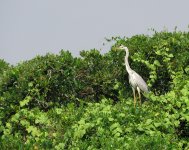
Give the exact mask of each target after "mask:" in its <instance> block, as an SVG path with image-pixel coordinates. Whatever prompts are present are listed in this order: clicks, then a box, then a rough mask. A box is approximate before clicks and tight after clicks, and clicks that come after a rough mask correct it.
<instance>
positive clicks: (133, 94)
mask: <svg viewBox="0 0 189 150" xmlns="http://www.w3.org/2000/svg"><path fill="white" fill-rule="evenodd" d="M132 90H133V96H134V107H135V106H136V95H135V89H134V88H132Z"/></svg>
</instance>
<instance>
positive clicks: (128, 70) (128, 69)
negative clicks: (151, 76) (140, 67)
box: [125, 50, 132, 73]
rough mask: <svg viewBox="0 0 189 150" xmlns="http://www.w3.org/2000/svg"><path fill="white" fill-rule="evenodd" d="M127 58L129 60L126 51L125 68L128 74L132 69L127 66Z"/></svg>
mask: <svg viewBox="0 0 189 150" xmlns="http://www.w3.org/2000/svg"><path fill="white" fill-rule="evenodd" d="M128 58H129V51H128V50H126V56H125V66H126V70H127V72H128V73H129V72H131V71H132V69H131V68H130V66H129V62H128Z"/></svg>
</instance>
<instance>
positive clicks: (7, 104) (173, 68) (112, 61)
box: [0, 31, 189, 150]
mask: <svg viewBox="0 0 189 150" xmlns="http://www.w3.org/2000/svg"><path fill="white" fill-rule="evenodd" d="M112 40H114V41H115V44H114V45H113V46H112V48H111V50H110V51H109V52H108V53H106V54H103V55H102V54H101V53H100V52H99V51H98V50H95V49H93V50H90V51H82V52H81V53H80V55H81V57H78V58H76V57H73V56H72V55H71V53H70V52H68V51H64V50H62V51H61V52H60V53H59V54H58V55H55V54H46V55H45V56H37V57H35V58H34V59H32V60H29V61H25V62H23V63H20V64H17V65H16V66H10V65H9V64H8V63H6V62H5V61H4V60H0V73H1V75H0V149H57V150H59V149H189V144H188V143H189V90H188V89H189V33H188V32H178V31H174V32H166V31H162V32H155V33H154V34H153V35H152V36H147V35H136V36H133V37H131V38H112ZM120 44H123V45H126V46H127V47H128V48H129V50H130V58H129V59H130V60H129V61H130V65H131V67H132V68H133V69H134V70H135V71H137V72H138V73H139V74H140V75H141V76H142V77H143V78H144V79H145V81H147V83H148V85H149V87H150V91H151V92H150V93H149V95H147V96H146V97H143V100H144V101H143V104H142V106H137V108H136V109H135V108H134V107H133V97H132V91H131V88H130V86H129V84H128V77H127V76H128V75H127V73H126V71H125V66H124V56H125V52H124V51H122V50H117V48H116V47H117V46H119V45H120Z"/></svg>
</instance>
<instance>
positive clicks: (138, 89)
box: [137, 87, 142, 105]
mask: <svg viewBox="0 0 189 150" xmlns="http://www.w3.org/2000/svg"><path fill="white" fill-rule="evenodd" d="M137 91H138V96H139V101H140V105H141V104H142V103H141V95H140V88H139V87H137Z"/></svg>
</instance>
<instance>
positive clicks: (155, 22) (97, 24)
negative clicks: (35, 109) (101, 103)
mask: <svg viewBox="0 0 189 150" xmlns="http://www.w3.org/2000/svg"><path fill="white" fill-rule="evenodd" d="M188 25H189V1H188V0H0V58H1V59H5V60H6V61H7V62H9V63H11V64H16V63H18V62H20V61H22V60H27V59H31V58H33V57H34V56H36V55H37V54H40V55H44V54H46V53H47V52H51V53H58V52H59V51H60V50H61V49H66V50H69V51H71V52H72V53H73V55H74V56H77V55H78V54H79V51H80V50H83V49H85V50H89V49H92V48H97V49H102V51H107V50H108V48H109V47H108V46H103V42H105V40H104V38H105V37H108V38H109V37H112V36H128V37H130V36H132V35H135V34H142V33H144V34H149V31H148V29H149V28H154V29H156V30H157V31H160V30H162V29H164V27H166V28H167V29H168V30H170V31H171V30H173V29H174V27H175V26H177V27H178V29H179V30H182V31H188Z"/></svg>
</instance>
